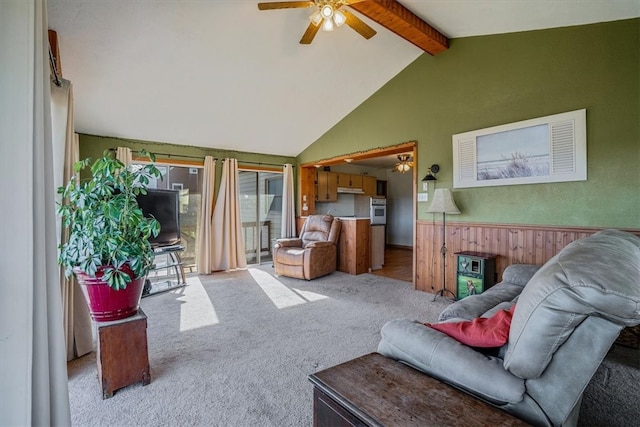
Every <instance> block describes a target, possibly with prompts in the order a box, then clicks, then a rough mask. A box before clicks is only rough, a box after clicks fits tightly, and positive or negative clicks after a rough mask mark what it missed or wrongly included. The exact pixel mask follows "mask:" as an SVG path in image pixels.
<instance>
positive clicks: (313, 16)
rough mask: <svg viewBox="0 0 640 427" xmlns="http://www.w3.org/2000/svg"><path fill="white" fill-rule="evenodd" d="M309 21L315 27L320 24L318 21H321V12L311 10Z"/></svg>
mask: <svg viewBox="0 0 640 427" xmlns="http://www.w3.org/2000/svg"><path fill="white" fill-rule="evenodd" d="M309 21H311V23H312V24H313V25H315V26H316V27H317V26H318V25H320V23H321V22H322V14H321V13H320V11H319V10H316V11H315V12H313V14H311V16H310V17H309Z"/></svg>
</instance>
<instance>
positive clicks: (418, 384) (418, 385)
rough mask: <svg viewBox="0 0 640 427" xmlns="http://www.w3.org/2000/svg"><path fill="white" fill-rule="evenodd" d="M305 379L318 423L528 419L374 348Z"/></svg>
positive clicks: (512, 422)
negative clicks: (517, 416) (516, 416)
mask: <svg viewBox="0 0 640 427" xmlns="http://www.w3.org/2000/svg"><path fill="white" fill-rule="evenodd" d="M309 380H310V381H311V382H312V383H313V385H314V389H313V425H314V426H316V427H320V426H331V427H338V426H389V427H391V426H402V427H408V426H421V427H424V426H487V427H494V426H526V425H528V424H527V423H525V422H524V421H522V420H520V419H518V418H515V417H513V416H512V415H510V414H508V413H506V412H504V411H501V410H499V409H497V408H494V407H493V406H491V405H488V404H486V403H484V402H482V401H480V400H478V399H476V398H474V397H473V396H471V395H469V394H467V393H464V392H462V391H460V390H457V389H455V388H453V387H451V386H449V385H447V384H444V383H442V382H440V381H438V380H436V379H434V378H431V377H429V376H428V375H426V374H423V373H421V372H419V371H417V370H415V369H413V368H410V367H408V366H406V365H404V364H402V363H399V362H396V361H395V360H392V359H389V358H387V357H384V356H382V355H380V354H378V353H371V354H367V355H365V356H362V357H359V358H357V359H353V360H350V361H348V362H345V363H342V364H340V365H337V366H334V367H332V368H329V369H325V370H323V371H320V372H317V373H315V374H312V375H310V376H309Z"/></svg>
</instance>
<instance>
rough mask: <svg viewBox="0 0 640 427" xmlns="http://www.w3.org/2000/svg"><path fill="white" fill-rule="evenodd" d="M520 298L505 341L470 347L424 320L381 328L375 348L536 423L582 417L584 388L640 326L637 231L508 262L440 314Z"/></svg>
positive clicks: (504, 305)
mask: <svg viewBox="0 0 640 427" xmlns="http://www.w3.org/2000/svg"><path fill="white" fill-rule="evenodd" d="M513 304H516V307H515V311H514V312H513V319H512V321H511V326H510V329H509V332H508V341H507V343H506V344H505V345H504V346H502V347H500V348H496V349H491V350H490V351H487V350H486V349H484V350H480V349H477V348H473V347H468V346H466V345H464V344H462V343H461V342H459V341H457V340H456V339H454V338H452V337H450V336H448V335H445V334H444V333H442V332H439V331H437V330H435V329H433V328H430V327H428V326H425V325H423V324H422V323H420V322H417V321H413V320H409V319H398V320H393V321H390V322H388V323H387V324H385V325H384V327H383V328H382V331H381V335H382V339H381V341H380V343H379V346H378V352H379V353H381V354H383V355H385V356H387V357H390V358H393V359H396V360H400V361H403V362H405V363H407V364H409V365H410V366H413V367H414V368H416V369H418V370H420V371H423V372H425V373H427V374H429V375H431V376H433V377H435V378H438V379H440V380H442V381H444V382H447V383H449V384H451V385H453V386H455V387H458V388H460V389H462V390H464V391H466V392H468V393H470V394H472V395H474V396H476V397H478V398H479V399H482V400H484V401H486V402H489V403H490V404H492V405H494V406H497V407H499V408H501V409H503V410H505V411H507V412H509V413H511V414H513V415H515V416H517V417H519V418H521V419H523V420H525V421H527V422H529V423H532V424H534V425H554V426H560V425H562V426H573V425H576V423H577V420H578V415H579V410H580V403H581V399H582V393H583V391H584V389H585V387H586V386H587V384H588V383H589V381H590V379H591V377H592V376H593V374H594V372H595V371H596V369H597V368H598V366H599V365H600V363H601V361H602V360H603V358H604V357H605V356H606V354H607V352H608V350H609V348H610V347H611V345H612V344H613V343H614V341H615V340H616V338H617V337H618V335H619V333H620V331H621V330H622V328H623V327H625V326H633V325H637V324H640V238H639V237H637V236H635V235H632V234H630V233H625V232H622V231H618V230H604V231H601V232H598V233H595V234H594V235H592V236H590V237H587V238H584V239H580V240H578V241H575V242H573V243H571V244H569V245H568V246H567V247H565V248H564V249H563V250H562V251H560V252H559V253H558V254H557V255H556V256H555V257H553V258H552V259H551V260H549V261H548V262H547V263H546V264H545V265H544V266H542V267H538V266H531V265H512V266H510V267H508V268H507V269H506V270H505V271H504V273H503V281H502V282H501V283H500V284H498V285H496V286H494V287H492V288H490V289H488V290H487V291H485V292H484V293H482V294H480V295H475V296H470V297H467V298H465V299H463V300H461V301H458V302H455V303H454V304H452V305H451V306H449V307H448V308H447V309H445V310H444V311H443V312H442V313H441V315H440V318H439V322H456V321H460V320H471V319H474V318H476V317H490V316H492V315H493V314H494V313H495V312H496V311H498V310H500V309H507V310H508V309H509V308H510V307H511V306H512V305H513Z"/></svg>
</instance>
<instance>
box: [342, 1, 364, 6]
mask: <svg viewBox="0 0 640 427" xmlns="http://www.w3.org/2000/svg"><path fill="white" fill-rule="evenodd" d="M363 1H366V0H342V4H346V5H350V4H354V3H361V2H363Z"/></svg>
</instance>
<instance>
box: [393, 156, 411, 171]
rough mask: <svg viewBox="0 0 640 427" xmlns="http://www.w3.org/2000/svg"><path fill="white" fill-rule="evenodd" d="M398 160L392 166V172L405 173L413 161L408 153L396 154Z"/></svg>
mask: <svg viewBox="0 0 640 427" xmlns="http://www.w3.org/2000/svg"><path fill="white" fill-rule="evenodd" d="M398 160H399V162H398V163H396V165H395V166H394V167H393V170H392V172H400V173H405V172H409V170H410V169H411V167H412V166H413V161H412V160H411V156H410V155H408V154H400V155H399V156H398Z"/></svg>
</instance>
